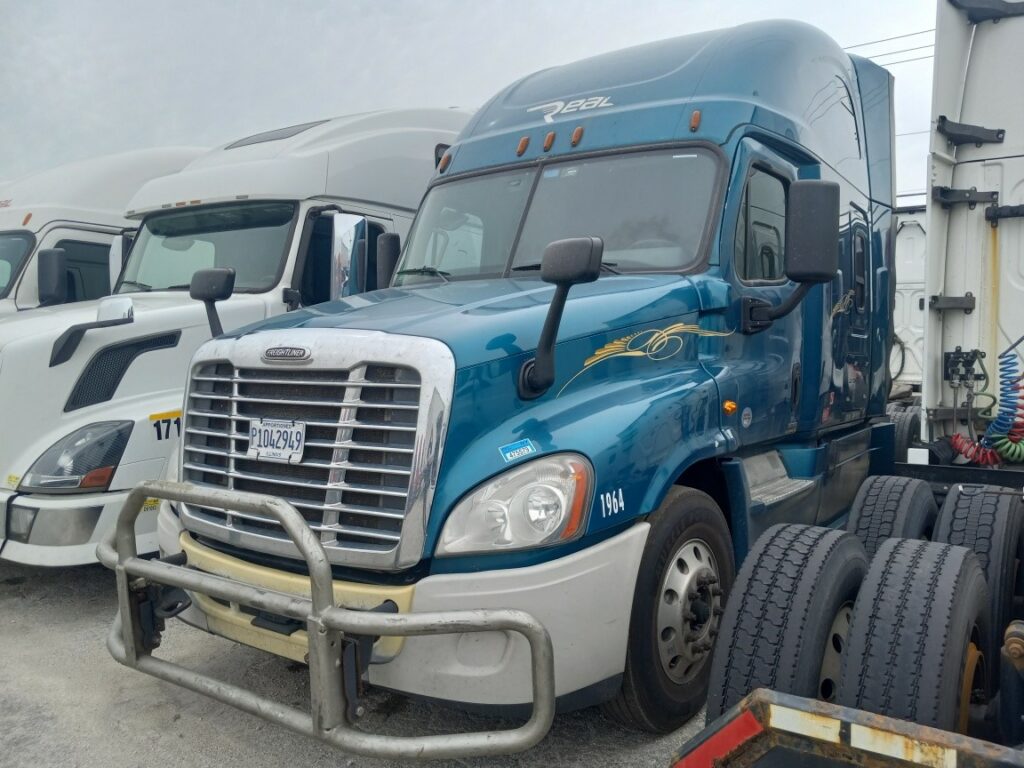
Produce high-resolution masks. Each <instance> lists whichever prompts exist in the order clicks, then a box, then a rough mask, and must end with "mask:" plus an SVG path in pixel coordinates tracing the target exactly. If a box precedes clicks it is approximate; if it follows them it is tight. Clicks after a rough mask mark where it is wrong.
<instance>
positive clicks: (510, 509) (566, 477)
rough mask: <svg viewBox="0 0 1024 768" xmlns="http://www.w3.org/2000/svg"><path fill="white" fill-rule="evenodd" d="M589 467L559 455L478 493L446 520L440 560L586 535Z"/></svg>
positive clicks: (532, 463)
mask: <svg viewBox="0 0 1024 768" xmlns="http://www.w3.org/2000/svg"><path fill="white" fill-rule="evenodd" d="M593 480H594V470H593V468H592V467H591V466H590V462H589V461H587V460H586V459H585V458H583V457H582V456H580V455H579V454H576V453H558V454H553V455H551V456H544V457H542V458H540V459H535V460H533V461H529V462H526V463H525V464H520V465H519V466H518V467H515V468H514V469H510V470H508V471H506V472H503V473H502V474H500V475H498V476H497V477H495V478H494V479H492V480H489V481H488V482H486V483H484V484H483V485H480V486H477V487H476V488H474V489H473V490H472V491H471V492H470V493H469V494H468V495H467V496H466V497H464V498H463V499H462V500H461V501H460V502H459V503H458V504H456V505H455V509H453V510H452V513H451V514H450V515H449V516H448V520H447V521H446V522H445V525H444V529H443V530H442V531H441V539H440V541H439V542H438V544H437V555H438V556H439V557H443V556H445V555H463V554H468V553H470V552H503V551H508V550H515V549H530V548H533V547H544V546H549V545H551V544H558V543H561V542H565V541H570V540H572V539H575V538H577V537H578V536H581V535H582V534H583V531H584V530H585V529H586V522H587V511H588V509H589V507H590V498H591V491H592V490H593V485H594V482H593Z"/></svg>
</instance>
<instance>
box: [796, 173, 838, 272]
mask: <svg viewBox="0 0 1024 768" xmlns="http://www.w3.org/2000/svg"><path fill="white" fill-rule="evenodd" d="M838 270H839V185H838V184H835V183H833V182H831V181H812V180H804V181H794V182H793V183H792V184H790V185H789V200H788V203H787V209H786V277H788V278H789V279H790V280H792V281H793V282H794V283H812V284H814V283H827V282H830V281H831V280H832V278H834V277H835V276H836V272H837V271H838Z"/></svg>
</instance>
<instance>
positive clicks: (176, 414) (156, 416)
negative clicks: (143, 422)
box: [149, 411, 181, 421]
mask: <svg viewBox="0 0 1024 768" xmlns="http://www.w3.org/2000/svg"><path fill="white" fill-rule="evenodd" d="M180 418H181V411H165V412H164V413H151V414H149V420H150V421H163V420H164V419H180Z"/></svg>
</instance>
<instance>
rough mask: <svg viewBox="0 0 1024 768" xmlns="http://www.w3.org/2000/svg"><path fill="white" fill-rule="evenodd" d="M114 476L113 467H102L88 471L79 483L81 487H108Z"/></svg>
mask: <svg viewBox="0 0 1024 768" xmlns="http://www.w3.org/2000/svg"><path fill="white" fill-rule="evenodd" d="M113 476H114V468H113V467H100V468H99V469H94V470H92V471H91V472H87V473H86V474H85V477H83V478H82V481H81V482H80V483H79V484H78V487H79V488H106V487H107V486H108V485H110V478H112V477H113Z"/></svg>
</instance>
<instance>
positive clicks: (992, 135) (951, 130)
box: [935, 115, 1006, 147]
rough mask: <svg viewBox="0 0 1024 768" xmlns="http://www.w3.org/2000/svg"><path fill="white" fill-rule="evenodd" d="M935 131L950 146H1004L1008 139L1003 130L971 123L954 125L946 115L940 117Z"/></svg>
mask: <svg viewBox="0 0 1024 768" xmlns="http://www.w3.org/2000/svg"><path fill="white" fill-rule="evenodd" d="M935 130H936V131H938V132H939V133H941V134H942V135H943V136H945V137H946V139H947V140H948V141H949V143H950V144H955V145H956V146H958V147H959V146H960V145H961V144H975V145H976V146H979V147H980V146H981V145H982V144H1002V143H1003V139H1004V138H1005V137H1006V131H1005V130H1004V129H1003V128H983V127H982V126H980V125H971V124H969V123H954V122H953V121H952V120H950V119H949V118H947V117H946V116H945V115H939V120H938V123H936V125H935Z"/></svg>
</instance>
